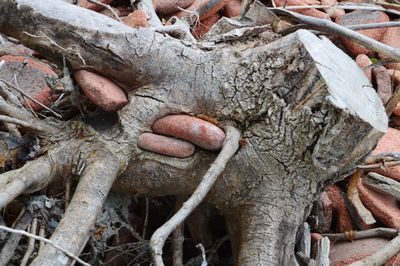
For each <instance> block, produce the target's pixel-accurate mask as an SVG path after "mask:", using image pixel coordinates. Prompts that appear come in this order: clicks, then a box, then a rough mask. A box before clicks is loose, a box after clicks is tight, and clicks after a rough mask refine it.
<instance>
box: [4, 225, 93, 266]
mask: <svg viewBox="0 0 400 266" xmlns="http://www.w3.org/2000/svg"><path fill="white" fill-rule="evenodd" d="M0 230H4V231H7V232H10V233H13V234H20V235H24V236H27V237H29V238H34V239H36V240H39V241H43V242H45V243H46V244H49V245H51V246H53V247H54V248H56V249H58V250H61V251H62V252H64V253H65V254H66V255H67V256H69V257H71V258H72V259H73V260H76V261H78V262H79V263H81V264H82V265H85V266H90V264H88V263H86V262H84V261H83V260H81V259H80V258H78V257H77V256H75V255H74V254H72V253H71V252H69V251H68V250H66V249H63V248H62V247H60V246H58V245H56V244H54V243H53V242H52V241H50V240H49V239H46V238H43V237H40V236H37V235H33V234H31V233H28V232H26V231H23V230H16V229H12V228H8V227H7V226H3V225H0Z"/></svg>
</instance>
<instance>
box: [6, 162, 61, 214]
mask: <svg viewBox="0 0 400 266" xmlns="http://www.w3.org/2000/svg"><path fill="white" fill-rule="evenodd" d="M56 174H57V173H56V171H53V169H52V163H51V160H50V158H49V157H48V156H46V155H45V156H42V157H40V158H37V159H36V160H34V161H32V162H28V163H26V164H25V165H24V166H23V167H21V168H20V169H17V170H13V171H9V172H6V173H3V174H1V175H0V209H3V208H4V207H5V206H6V205H7V204H8V203H9V202H10V201H12V200H13V199H15V198H16V197H18V196H19V195H21V194H22V193H27V192H30V191H37V190H39V189H41V188H43V187H44V186H45V185H47V184H48V183H50V181H51V180H52V179H53V177H54V176H55V175H56Z"/></svg>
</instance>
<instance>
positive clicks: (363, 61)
mask: <svg viewBox="0 0 400 266" xmlns="http://www.w3.org/2000/svg"><path fill="white" fill-rule="evenodd" d="M356 63H357V65H358V66H359V67H360V68H361V69H362V70H363V71H364V74H365V76H367V78H368V79H369V81H372V69H371V68H369V69H365V68H366V67H367V66H369V65H372V61H371V60H370V59H369V57H368V56H367V55H365V54H359V55H357V57H356Z"/></svg>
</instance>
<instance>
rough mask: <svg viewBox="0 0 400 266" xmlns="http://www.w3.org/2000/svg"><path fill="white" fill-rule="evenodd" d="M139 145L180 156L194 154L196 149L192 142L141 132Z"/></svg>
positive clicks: (168, 154)
mask: <svg viewBox="0 0 400 266" xmlns="http://www.w3.org/2000/svg"><path fill="white" fill-rule="evenodd" d="M138 147H139V148H142V149H144V150H148V151H152V152H155V153H159V154H163V155H167V156H172V157H178V158H186V157H189V156H192V155H193V153H194V150H195V146H194V145H193V144H192V143H190V142H187V141H184V140H180V139H174V138H170V137H166V136H161V135H157V134H153V133H143V134H141V135H140V136H139V139H138Z"/></svg>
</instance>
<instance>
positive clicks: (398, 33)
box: [380, 27, 400, 70]
mask: <svg viewBox="0 0 400 266" xmlns="http://www.w3.org/2000/svg"><path fill="white" fill-rule="evenodd" d="M381 42H382V43H384V44H386V45H389V46H391V47H393V48H397V49H400V27H390V28H387V30H386V32H385V34H384V35H383V37H382V39H381ZM380 58H381V59H385V58H386V57H385V56H383V55H381V56H380ZM385 67H387V68H391V69H397V70H400V63H390V64H386V65H385Z"/></svg>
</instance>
